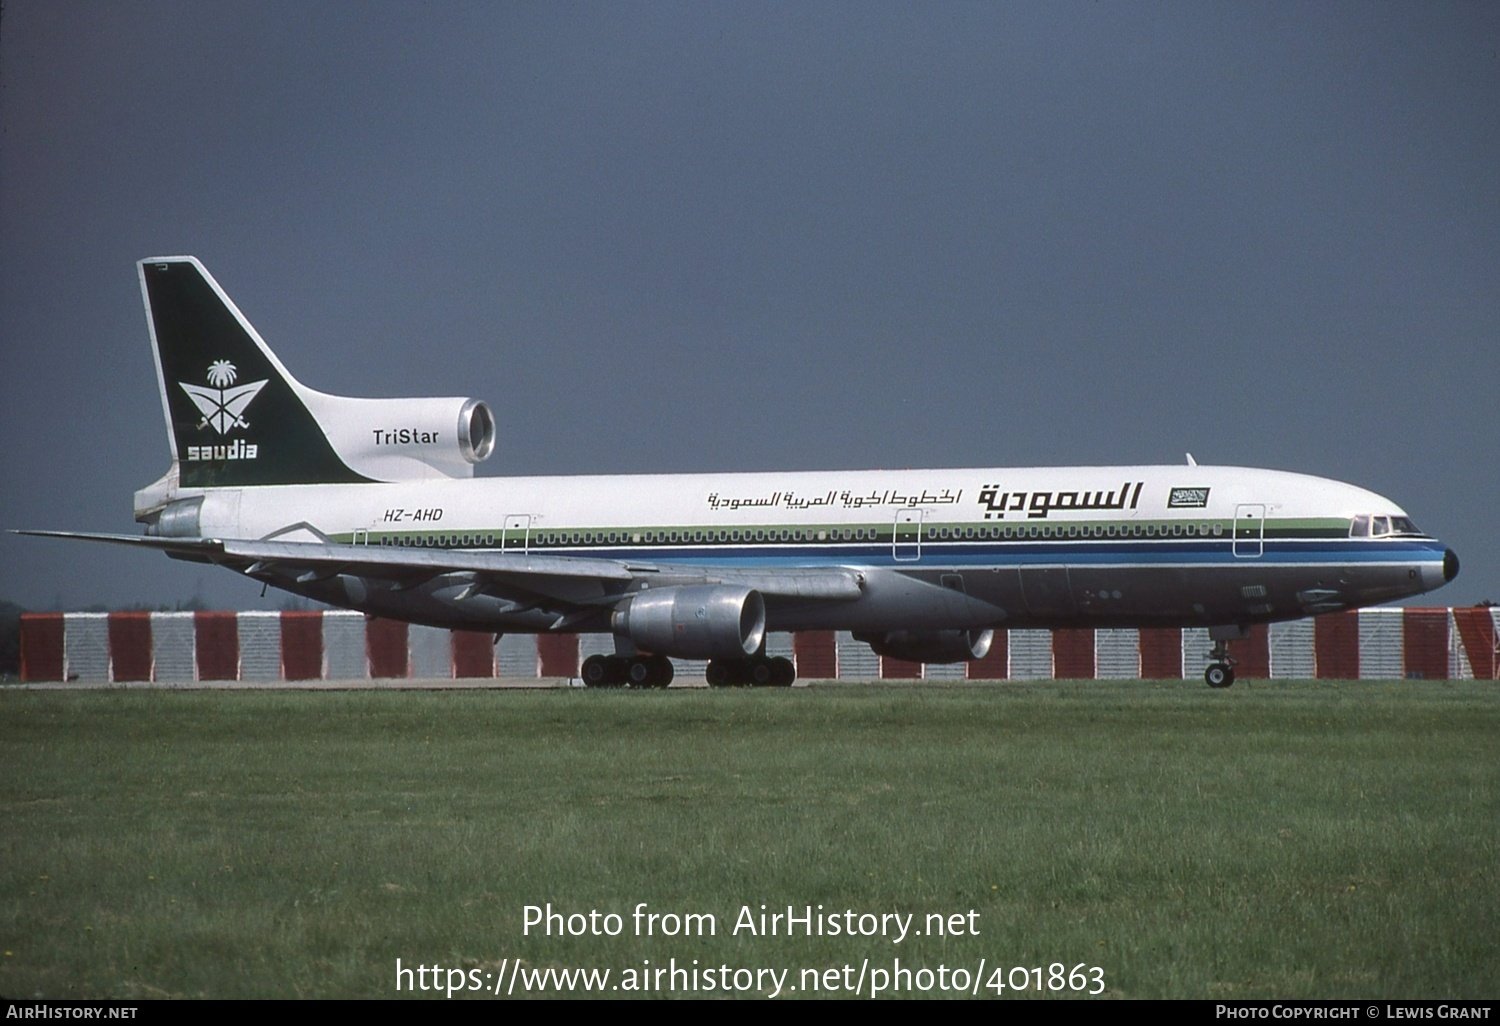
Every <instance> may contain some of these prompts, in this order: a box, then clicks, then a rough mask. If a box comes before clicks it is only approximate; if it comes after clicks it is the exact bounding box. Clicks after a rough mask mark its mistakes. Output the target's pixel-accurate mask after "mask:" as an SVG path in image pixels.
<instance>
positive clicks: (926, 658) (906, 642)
mask: <svg viewBox="0 0 1500 1026" xmlns="http://www.w3.org/2000/svg"><path fill="white" fill-rule="evenodd" d="M854 637H855V640H857V641H863V642H864V643H865V644H866V645H869V646H870V647H871V648H873V649H874V650H875V653H876V654H877V655H883V656H890V657H891V658H893V659H905V660H907V661H909V662H913V663H966V662H968V661H969V660H971V659H983V658H984V657H985V656H987V655H988V654H989V651H990V643H991V642H993V641H994V640H995V632H994V631H886V632H885V633H882V634H862V633H856V634H855V635H854Z"/></svg>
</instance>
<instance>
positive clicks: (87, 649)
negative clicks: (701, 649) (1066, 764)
mask: <svg viewBox="0 0 1500 1026" xmlns="http://www.w3.org/2000/svg"><path fill="white" fill-rule="evenodd" d="M1497 637H1500V607H1474V608H1456V609H1440V608H1439V609H1384V608H1376V609H1362V610H1359V611H1357V612H1344V613H1330V614H1327V615H1324V616H1319V617H1316V618H1312V619H1305V620H1294V621H1291V622H1288V623H1277V624H1271V625H1269V626H1265V625H1261V626H1258V627H1256V628H1254V629H1253V630H1252V631H1251V633H1250V637H1248V638H1245V639H1242V640H1236V641H1232V642H1230V655H1231V656H1232V657H1233V658H1235V659H1236V660H1237V661H1238V665H1237V667H1236V673H1237V675H1238V676H1239V677H1241V678H1257V677H1259V678H1293V679H1313V678H1329V679H1366V680H1393V679H1408V680H1417V679H1419V680H1444V679H1475V678H1477V679H1480V680H1495V679H1500V658H1497ZM1209 645H1210V641H1209V637H1208V631H1207V629H1206V628H1183V629H1178V628H1160V629H1159V628H1152V629H1145V630H1134V629H1119V630H1117V629H1094V628H1068V629H1066V630H1009V631H1007V630H997V631H996V632H995V640H994V644H993V645H992V646H991V648H990V652H989V654H988V655H987V656H985V658H983V659H978V660H974V661H972V662H969V663H957V664H947V665H943V664H927V665H924V664H921V663H912V662H907V661H905V660H900V659H893V658H890V657H885V656H879V655H876V654H875V652H873V651H872V650H871V649H870V647H869V646H868V645H865V644H863V643H862V642H858V641H855V640H854V637H853V635H851V634H849V633H848V632H845V631H839V632H834V631H804V632H799V633H796V634H773V635H771V636H770V637H769V639H768V641H767V653H768V654H769V655H773V656H776V655H784V656H786V657H788V658H790V659H792V660H794V661H795V663H796V665H797V672H798V674H799V676H801V677H803V678H805V679H844V680H873V679H896V680H921V679H927V680H964V679H967V680H1050V679H1099V680H1120V679H1132V678H1145V679H1162V678H1183V677H1188V678H1191V677H1197V676H1198V675H1199V674H1200V673H1202V671H1203V668H1204V666H1205V665H1206V664H1207V653H1208V649H1209ZM613 651H614V645H613V640H612V639H611V638H610V637H609V636H608V635H577V634H552V635H541V636H536V635H526V634H507V635H504V636H502V637H501V638H499V639H498V641H497V640H496V639H495V637H494V635H491V634H487V633H480V632H474V631H449V630H442V629H439V628H435V627H422V626H418V625H415V624H406V623H401V622H399V621H395V620H385V619H380V618H378V617H366V616H364V615H363V614H360V613H351V612H344V611H311V612H282V613H275V612H192V613H149V612H119V613H26V614H23V615H22V617H21V679H22V680H23V681H80V682H92V683H129V682H157V683H163V684H167V683H178V684H183V683H200V682H210V681H224V682H236V681H240V682H257V681H295V680H309V681H311V680H328V681H340V680H384V679H389V680H401V679H417V678H421V679H434V678H436V679H443V678H452V679H471V678H497V679H500V678H503V679H512V680H515V679H540V678H574V677H576V676H577V675H578V668H579V666H580V664H581V662H582V660H583V659H585V658H587V657H588V656H589V655H591V654H593V653H595V652H601V653H608V652H613ZM674 663H675V665H676V670H677V675H678V676H679V677H682V678H693V677H701V676H702V675H703V670H704V665H705V664H704V663H702V662H695V661H689V660H674Z"/></svg>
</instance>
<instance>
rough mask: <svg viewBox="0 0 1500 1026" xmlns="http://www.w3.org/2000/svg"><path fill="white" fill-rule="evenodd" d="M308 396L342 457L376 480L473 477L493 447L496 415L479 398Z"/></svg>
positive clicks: (316, 414)
mask: <svg viewBox="0 0 1500 1026" xmlns="http://www.w3.org/2000/svg"><path fill="white" fill-rule="evenodd" d="M305 401H306V402H307V405H308V407H309V408H310V409H312V411H313V413H314V414H315V416H316V417H317V420H318V422H319V423H320V424H321V425H322V427H323V430H324V432H325V433H326V434H327V435H328V441H329V442H330V443H332V445H333V449H334V451H335V452H336V453H338V455H339V457H340V458H341V459H342V460H343V461H344V462H345V463H346V464H348V466H349V468H350V469H351V470H353V471H354V472H355V473H357V474H360V475H362V476H364V477H367V478H371V479H373V480H376V481H412V480H423V479H427V478H432V477H438V476H441V477H472V476H474V464H476V463H481V462H483V461H484V460H485V459H487V458H488V457H489V455H490V453H492V452H494V451H495V415H494V414H493V413H491V412H490V408H489V405H488V404H487V403H484V402H481V401H480V400H478V399H457V398H453V399H353V398H349V397H346V396H335V395H325V394H320V393H314V394H312V395H307V396H305Z"/></svg>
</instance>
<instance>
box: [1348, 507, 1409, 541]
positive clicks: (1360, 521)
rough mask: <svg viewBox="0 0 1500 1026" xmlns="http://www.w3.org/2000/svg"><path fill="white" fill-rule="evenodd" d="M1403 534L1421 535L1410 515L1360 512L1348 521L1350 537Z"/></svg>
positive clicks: (1397, 535) (1377, 536)
mask: <svg viewBox="0 0 1500 1026" xmlns="http://www.w3.org/2000/svg"><path fill="white" fill-rule="evenodd" d="M1403 535H1407V536H1410V535H1415V536H1416V537H1422V532H1421V531H1419V530H1417V525H1416V524H1414V523H1412V522H1411V518H1410V517H1377V516H1373V515H1371V514H1369V513H1361V514H1359V515H1358V516H1356V517H1355V518H1354V519H1352V520H1350V521H1349V537H1351V538H1393V537H1401V536H1403Z"/></svg>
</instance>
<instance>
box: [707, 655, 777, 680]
mask: <svg viewBox="0 0 1500 1026" xmlns="http://www.w3.org/2000/svg"><path fill="white" fill-rule="evenodd" d="M704 676H705V677H707V678H708V684H709V687H715V688H723V687H733V686H735V685H737V684H740V685H743V684H748V685H750V686H751V687H757V688H763V687H773V688H785V687H791V685H792V681H794V680H796V679H797V668H796V667H795V666H793V665H792V661H791V660H790V659H787V658H786V657H785V656H775V657H774V658H770V659H768V658H766V657H765V656H763V655H757V656H750V657H748V658H746V659H715V660H713V661H711V662H710V663H709V664H708V669H707V671H705V673H704Z"/></svg>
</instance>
